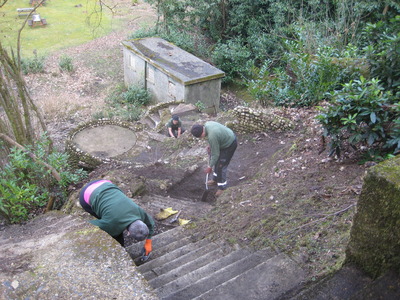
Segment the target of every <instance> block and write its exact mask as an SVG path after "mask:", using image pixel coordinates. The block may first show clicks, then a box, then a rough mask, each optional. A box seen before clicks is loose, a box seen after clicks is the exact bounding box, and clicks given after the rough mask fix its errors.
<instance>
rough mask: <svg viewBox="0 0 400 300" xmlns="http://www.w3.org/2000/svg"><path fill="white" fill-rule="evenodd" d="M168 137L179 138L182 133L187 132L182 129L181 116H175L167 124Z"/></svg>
mask: <svg viewBox="0 0 400 300" xmlns="http://www.w3.org/2000/svg"><path fill="white" fill-rule="evenodd" d="M166 126H167V136H169V137H175V138H178V137H180V136H181V134H182V133H184V132H185V129H183V127H182V121H181V120H180V119H179V116H177V115H173V116H172V118H171V119H170V120H169V121H168V123H167V125H166Z"/></svg>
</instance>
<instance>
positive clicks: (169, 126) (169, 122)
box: [167, 119, 182, 130]
mask: <svg viewBox="0 0 400 300" xmlns="http://www.w3.org/2000/svg"><path fill="white" fill-rule="evenodd" d="M173 121H174V120H173V119H170V120H169V121H168V123H167V128H172V130H178V128H182V121H181V120H178V124H176V125H175V124H174V122H173Z"/></svg>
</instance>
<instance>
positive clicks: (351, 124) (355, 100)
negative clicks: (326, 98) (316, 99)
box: [317, 77, 400, 156]
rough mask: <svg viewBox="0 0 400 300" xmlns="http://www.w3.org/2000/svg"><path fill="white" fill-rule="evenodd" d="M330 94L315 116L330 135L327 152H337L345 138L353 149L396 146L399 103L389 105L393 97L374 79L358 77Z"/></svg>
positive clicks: (394, 149) (399, 139)
mask: <svg viewBox="0 0 400 300" xmlns="http://www.w3.org/2000/svg"><path fill="white" fill-rule="evenodd" d="M332 96H333V100H332V102H331V103H330V105H328V107H326V108H320V109H321V112H322V113H321V114H320V115H318V116H317V119H318V120H319V122H320V123H321V124H322V126H323V127H324V136H329V137H330V139H331V141H330V155H333V154H334V153H336V155H337V156H340V154H341V149H342V146H343V144H344V143H345V142H346V143H348V144H349V145H351V146H352V147H353V148H354V149H358V148H360V147H361V146H364V147H366V148H368V149H372V148H377V149H382V150H384V151H387V152H398V151H399V150H400V117H399V112H400V110H399V103H398V102H397V104H396V105H393V102H394V98H393V97H391V94H390V93H388V92H385V91H384V89H383V87H382V86H381V85H380V84H379V81H378V80H376V79H371V80H366V79H365V78H364V77H361V78H360V80H354V81H350V82H349V83H347V84H344V85H343V89H342V90H340V91H337V92H335V93H333V95H332ZM397 101H398V100H397Z"/></svg>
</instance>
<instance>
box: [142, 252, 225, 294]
mask: <svg viewBox="0 0 400 300" xmlns="http://www.w3.org/2000/svg"><path fill="white" fill-rule="evenodd" d="M223 255H224V253H223V251H222V249H220V248H214V249H213V250H211V251H209V252H208V253H205V254H203V255H201V256H193V255H192V260H191V261H190V262H188V263H186V264H184V265H182V266H179V267H178V268H175V269H174V270H171V271H170V272H168V273H165V274H163V275H160V276H158V277H156V278H154V279H152V280H150V281H149V284H150V285H151V286H152V287H153V288H155V289H157V288H158V287H160V286H164V285H166V284H168V283H170V282H172V281H175V280H176V279H177V278H179V277H181V276H184V275H186V274H189V273H191V272H195V271H196V270H197V269H199V268H201V267H203V266H206V265H208V264H209V263H211V262H213V261H214V260H216V259H219V258H221V257H222V256H223Z"/></svg>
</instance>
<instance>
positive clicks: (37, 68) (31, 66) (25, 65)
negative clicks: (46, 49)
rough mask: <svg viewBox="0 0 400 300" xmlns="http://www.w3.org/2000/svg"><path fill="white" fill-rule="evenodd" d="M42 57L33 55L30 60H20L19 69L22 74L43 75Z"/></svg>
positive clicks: (43, 58)
mask: <svg viewBox="0 0 400 300" xmlns="http://www.w3.org/2000/svg"><path fill="white" fill-rule="evenodd" d="M45 59H46V58H45V57H44V56H37V55H35V56H34V57H32V58H22V59H21V69H22V72H23V73H24V74H25V75H26V74H31V73H43V72H44V61H45Z"/></svg>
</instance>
